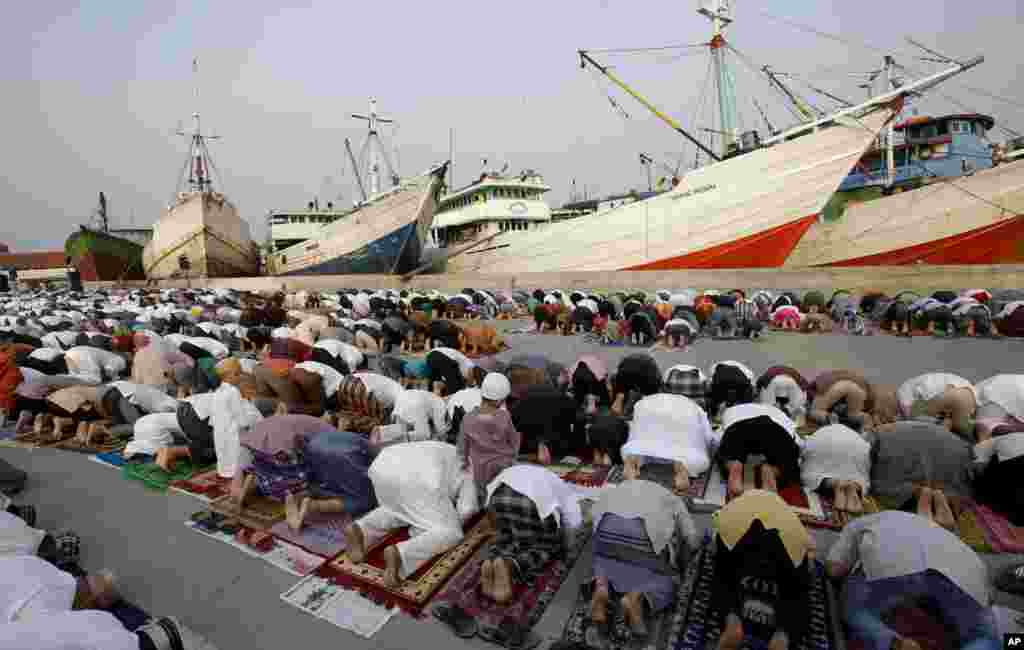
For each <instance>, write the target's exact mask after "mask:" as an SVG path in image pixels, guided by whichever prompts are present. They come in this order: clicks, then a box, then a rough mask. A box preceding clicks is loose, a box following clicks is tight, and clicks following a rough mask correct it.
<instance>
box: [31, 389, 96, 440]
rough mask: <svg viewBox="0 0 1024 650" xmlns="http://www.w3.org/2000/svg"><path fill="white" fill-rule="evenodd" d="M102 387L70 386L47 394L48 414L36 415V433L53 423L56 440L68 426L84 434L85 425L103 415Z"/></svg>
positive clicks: (43, 430)
mask: <svg viewBox="0 0 1024 650" xmlns="http://www.w3.org/2000/svg"><path fill="white" fill-rule="evenodd" d="M100 389H101V387H100V386H94V385H81V386H68V387H66V388H60V389H57V390H55V391H53V392H52V393H50V394H49V395H47V396H46V406H47V414H40V415H37V416H36V433H43V432H45V431H46V430H47V429H49V427H50V425H51V423H52V426H53V439H55V440H59V439H60V438H61V435H62V433H63V432H64V431H65V430H67V429H68V428H71V429H72V430H77V431H78V432H79V434H83V427H88V426H89V424H91V423H92V422H94V421H96V420H99V419H100V418H101V417H102V415H101V414H100V411H99V401H100V397H99V391H100ZM51 418H52V420H51Z"/></svg>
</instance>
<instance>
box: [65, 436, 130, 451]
mask: <svg viewBox="0 0 1024 650" xmlns="http://www.w3.org/2000/svg"><path fill="white" fill-rule="evenodd" d="M131 439H132V433H131V432H128V433H127V434H126V435H123V436H112V437H108V438H106V439H105V440H106V441H105V442H102V443H93V444H91V445H83V444H82V443H80V442H78V440H76V439H74V438H71V439H69V440H64V441H61V442H58V443H57V445H56V447H57V449H63V450H64V451H76V452H78V453H81V454H104V453H109V452H112V451H121V450H122V449H124V448H125V447H126V446H127V445H128V443H129V441H131Z"/></svg>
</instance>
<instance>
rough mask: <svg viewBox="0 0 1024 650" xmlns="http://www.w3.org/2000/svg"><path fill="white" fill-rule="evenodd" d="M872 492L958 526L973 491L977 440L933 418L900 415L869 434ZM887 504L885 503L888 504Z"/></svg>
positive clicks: (907, 508) (940, 522)
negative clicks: (963, 503) (963, 505)
mask: <svg viewBox="0 0 1024 650" xmlns="http://www.w3.org/2000/svg"><path fill="white" fill-rule="evenodd" d="M864 439H865V440H867V441H868V443H870V444H871V489H872V493H873V494H875V495H876V496H878V497H879V498H883V499H885V500H886V501H889V502H890V503H891V504H892V505H893V506H895V507H899V508H900V509H902V510H906V511H908V512H909V511H915V512H917V513H918V514H919V515H922V516H924V517H928V518H930V519H934V520H935V522H936V523H938V524H939V525H940V526H942V527H943V528H949V529H953V528H954V527H955V526H956V522H957V518H958V517H959V512H960V510H961V503H960V500H961V499H963V498H966V497H970V495H971V473H972V455H971V453H972V445H971V443H969V442H967V441H966V440H964V439H963V438H961V437H959V436H957V435H956V434H954V433H952V432H951V431H949V429H947V428H945V427H943V426H942V425H940V424H936V423H935V422H934V421H926V420H923V419H914V420H901V421H899V422H894V423H892V424H887V425H885V426H881V427H876V428H875V430H874V431H867V432H865V433H864ZM883 505H885V504H883Z"/></svg>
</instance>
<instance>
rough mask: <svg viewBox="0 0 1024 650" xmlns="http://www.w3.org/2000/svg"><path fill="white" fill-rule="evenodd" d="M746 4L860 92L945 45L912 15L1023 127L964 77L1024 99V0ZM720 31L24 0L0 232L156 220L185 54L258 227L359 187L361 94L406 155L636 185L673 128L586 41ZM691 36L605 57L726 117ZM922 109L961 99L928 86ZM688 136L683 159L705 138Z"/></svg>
mask: <svg viewBox="0 0 1024 650" xmlns="http://www.w3.org/2000/svg"><path fill="white" fill-rule="evenodd" d="M734 4H735V5H736V11H737V22H736V24H735V25H734V26H733V27H731V28H730V30H729V31H728V32H727V37H728V38H729V40H730V41H731V42H732V43H733V44H734V45H735V47H736V48H737V49H738V50H740V51H741V52H742V53H744V54H745V55H746V56H748V57H749V58H750V59H752V60H753V61H754V62H756V63H757V65H764V64H771V65H773V66H774V67H775V68H776V69H778V70H783V71H788V72H793V73H801V74H806V75H813V81H814V82H815V83H816V84H818V85H819V86H820V87H822V88H825V89H828V90H832V91H835V92H841V93H843V94H844V95H845V96H846V97H849V98H853V99H860V98H861V97H862V96H863V92H864V91H862V90H858V89H857V88H856V86H857V84H858V83H859V82H860V80H859V79H858V78H855V77H851V76H848V75H845V73H846V72H851V71H866V70H872V69H874V68H877V67H878V64H879V63H880V61H881V57H882V54H883V52H882V50H881V49H880V50H878V51H873V50H870V49H865V48H866V47H867V46H868V45H870V46H871V47H877V48H883V49H884V48H891V49H892V50H893V51H894V52H895V53H896V54H897V59H898V60H899V61H900V62H903V63H905V64H907V65H908V66H911V67H916V68H918V69H920V70H934V69H935V66H934V65H931V64H928V63H924V62H921V61H917V60H914V59H913V58H912V57H913V56H914V55H917V54H921V53H920V52H918V51H916V50H913V49H912V48H911V47H910V46H909V45H908V44H907V43H906V42H905V41H904V37H906V36H908V35H909V36H912V37H914V38H916V39H918V40H919V41H921V42H923V43H925V44H927V45H929V46H930V47H933V48H935V49H938V50H940V51H942V52H944V53H946V54H949V55H951V56H954V57H964V58H966V57H969V56H972V55H974V54H985V55H986V56H987V57H988V60H987V62H986V63H985V64H984V65H983V66H981V67H980V68H978V69H976V70H974V71H971V72H969V73H967V74H965V75H963V76H961V77H959V78H957V79H956V80H954V82H950V83H949V84H946V85H945V86H943V87H942V88H940V90H942V91H943V92H945V93H947V94H949V95H951V96H953V97H954V98H956V99H958V100H959V101H960V102H962V103H964V104H965V105H966V106H968V107H970V108H972V109H976V110H980V111H983V112H989V113H992V114H994V115H995V116H996V118H997V119H998V120H1000V121H1001V122H1002V123H1003V124H1006V125H1008V126H1010V127H1013V128H1016V129H1017V130H1018V131H1024V110H1022V109H1020V108H1018V107H1016V106H1013V105H1010V104H1005V103H1000V102H997V101H994V100H992V99H990V98H989V97H986V96H983V95H978V94H976V93H973V92H970V91H968V90H965V89H964V85H967V86H971V87H974V88H980V89H984V90H985V91H988V92H990V93H995V94H997V95H1000V96H1002V97H1006V98H1009V99H1011V100H1014V101H1016V102H1020V103H1021V104H1024V93H1022V92H1021V90H1020V68H1021V65H1020V64H1021V55H1020V37H1021V24H1022V18H1024V10H1022V8H1021V6H1022V3H1021V2H1020V0H985V2H980V3H967V2H963V0H956V1H953V0H935V1H932V2H928V3H922V2H902V3H895V2H891V0H857V1H856V2H849V1H847V2H830V1H826V0H736V1H735V2H734ZM773 18H786V19H788V20H791V21H795V22H799V23H802V24H805V25H813V26H814V27H816V28H817V29H819V30H821V31H823V32H828V33H830V34H839V35H841V36H842V37H843V38H844V39H846V40H848V41H850V42H852V43H854V44H857V47H850V46H848V45H844V44H841V43H839V42H837V41H835V40H830V39H826V38H821V37H818V36H814V35H812V34H810V33H808V32H807V31H806V30H800V29H796V28H794V27H792V26H789V25H787V24H784V23H782V22H779V21H778V20H774V19H773ZM708 36H709V25H708V22H707V20H706V19H704V18H703V17H701V16H699V15H698V14H697V13H696V2H695V1H693V0H683V1H679V0H629V1H626V0H548V1H547V2H541V1H538V0H520V1H519V2H513V3H493V2H468V1H466V0H440V1H439V2H433V3H426V2H412V1H409V0H394V1H393V2H390V3H378V2H367V3H356V2H351V1H347V2H337V1H334V2H309V3H281V2H264V1H262V0H250V1H248V2H171V1H165V2H145V3H143V2H138V3H136V2H126V1H123V0H122V1H115V0H107V1H105V2H88V3H77V2H68V1H64V0H48V1H46V2H39V3H27V2H26V3H17V4H16V6H15V5H12V6H11V7H9V8H8V9H7V11H6V13H5V16H4V20H3V21H2V23H0V83H2V87H3V89H4V92H3V95H2V100H0V101H2V102H3V109H4V110H3V127H2V128H3V136H4V137H3V140H2V141H3V146H4V155H3V156H2V158H0V172H2V173H0V179H2V183H0V204H2V206H3V216H2V217H0V242H5V243H7V244H9V245H10V246H11V247H12V248H13V249H14V250H31V249H39V248H51V247H60V246H62V245H63V242H64V239H65V238H66V236H67V235H68V234H69V232H70V231H71V230H72V228H74V227H75V224H78V223H82V222H84V221H85V219H86V218H87V216H88V215H89V213H90V211H91V209H92V208H93V207H94V205H95V203H96V197H97V193H98V192H99V191H100V190H103V191H105V192H106V194H107V197H108V199H109V201H110V206H111V212H112V216H113V217H114V222H115V225H128V223H129V222H131V220H132V217H134V223H135V224H137V225H148V224H150V223H152V222H153V220H155V219H156V217H157V216H158V214H159V213H160V210H161V208H162V206H164V205H166V203H167V202H168V201H169V199H170V198H171V196H172V194H173V192H174V189H175V186H176V182H177V176H178V173H179V171H180V169H181V167H182V164H183V162H184V156H185V152H186V143H185V142H184V141H182V140H181V138H179V137H177V136H175V135H173V131H174V130H175V128H176V127H177V126H178V125H179V124H181V125H184V126H188V125H189V124H190V118H189V116H190V114H191V112H192V111H193V110H195V108H196V106H195V104H196V102H195V101H194V100H193V95H192V87H193V75H192V67H191V62H192V59H193V57H198V58H199V60H200V75H199V79H200V84H201V88H202V90H201V97H200V101H199V109H200V110H201V111H202V114H203V121H204V124H205V125H206V126H207V127H208V128H209V129H210V130H212V131H213V132H215V133H216V134H218V135H221V136H223V139H222V140H220V141H218V142H216V143H212V144H211V150H212V154H213V157H214V162H215V163H216V165H217V167H218V168H219V170H220V172H221V176H222V178H223V180H224V187H223V189H224V190H225V191H226V192H227V193H228V194H229V196H230V198H231V199H232V200H233V201H234V202H235V204H236V205H237V206H238V208H239V210H240V211H241V213H242V214H243V216H245V217H246V218H247V219H248V220H249V221H250V223H252V224H253V227H254V232H255V233H256V234H257V235H259V237H260V238H262V237H263V236H264V234H265V230H264V227H263V223H264V221H265V215H266V213H267V211H268V210H269V209H271V208H287V207H294V206H300V205H304V204H305V202H306V201H308V200H310V199H311V198H312V196H313V195H315V194H320V195H321V197H324V195H325V194H327V195H328V196H327V197H326V198H334V197H336V196H337V195H339V194H341V195H343V196H344V197H345V201H346V202H348V201H351V199H352V197H353V196H354V194H355V191H356V190H355V189H354V186H352V184H351V183H352V178H353V177H352V173H351V170H350V169H348V165H347V163H346V162H345V155H344V148H343V142H344V138H346V137H350V138H352V139H353V142H354V144H355V146H356V147H358V146H360V145H361V143H362V140H363V137H364V127H363V126H362V125H361V123H359V122H356V121H355V120H352V119H351V118H349V114H350V113H352V112H353V111H356V112H362V111H365V109H366V106H367V100H368V98H369V97H370V96H375V97H377V98H378V100H379V102H380V108H381V110H382V111H383V112H384V113H386V114H388V115H390V116H392V117H394V118H396V120H397V128H396V129H393V130H389V131H386V132H385V134H386V137H387V138H388V140H389V143H390V144H391V145H393V146H395V147H397V148H398V151H399V156H398V166H399V171H400V172H401V173H402V174H411V173H417V172H419V171H422V170H423V169H425V168H426V167H427V166H429V164H430V163H432V162H435V161H440V160H442V159H444V158H446V157H447V155H448V130H449V128H450V127H454V128H455V132H456V135H455V139H456V154H455V176H456V178H455V181H456V184H458V185H463V184H465V183H467V182H469V181H470V180H471V177H473V176H475V175H477V174H478V173H479V171H480V169H481V159H482V158H485V157H486V158H489V159H490V160H491V161H492V162H494V161H501V162H504V161H507V162H509V163H510V165H511V168H512V169H513V170H519V169H522V168H525V167H529V168H534V169H537V170H538V171H540V172H541V173H542V174H543V175H544V176H545V178H546V179H547V181H548V182H549V184H550V185H551V186H552V187H553V191H552V192H551V193H550V194H549V201H550V203H551V204H552V205H558V204H560V203H562V202H564V201H565V200H567V199H568V198H569V190H570V183H571V181H572V179H573V178H575V179H577V182H578V186H579V188H580V189H582V187H583V185H584V184H586V185H587V186H589V187H590V188H591V189H592V192H599V193H602V194H603V193H610V192H616V191H620V190H624V189H628V188H631V187H644V186H646V180H645V172H644V170H643V168H642V167H641V166H640V164H639V163H638V160H637V158H638V153H639V152H641V151H645V152H648V153H649V154H651V155H653V156H654V157H655V158H657V159H660V160H664V161H666V162H670V164H672V165H674V164H675V162H674V160H673V157H678V154H679V152H680V151H681V150H682V148H683V142H682V138H681V137H680V136H678V135H677V134H675V133H674V132H672V131H671V130H669V129H668V127H666V126H665V125H664V124H663V123H662V122H660V121H658V120H657V119H656V118H654V117H652V116H651V115H650V114H649V113H647V112H646V111H645V109H643V108H642V107H641V106H639V105H638V104H636V103H635V102H634V101H633V100H631V99H629V98H628V97H624V96H623V95H622V93H621V92H616V93H614V96H615V97H616V99H617V101H619V103H620V105H621V106H622V107H623V109H625V111H626V112H627V113H628V114H629V118H628V119H626V118H624V117H623V116H621V115H620V114H619V113H617V112H616V110H615V109H614V108H613V107H612V106H611V104H610V103H609V101H608V99H607V94H606V93H607V91H606V88H607V85H604V86H601V85H599V84H597V83H596V82H595V79H594V77H593V75H592V73H591V72H590V71H586V70H581V69H580V67H579V60H578V57H577V55H576V50H577V49H580V48H585V49H586V48H594V49H598V48H622V47H648V46H661V45H669V44H677V43H698V42H701V41H706V40H707V39H708ZM689 54H690V55H688V56H682V57H676V56H675V55H674V54H673V53H671V52H669V53H667V54H666V53H663V54H661V55H658V56H649V55H644V56H641V57H621V56H617V57H611V56H602V57H601V58H600V60H602V61H603V62H605V63H615V64H616V65H617V67H616V70H617V71H618V73H619V74H620V75H621V76H623V77H625V78H626V79H627V80H629V81H630V82H632V83H633V84H634V85H635V87H636V88H637V89H638V90H640V91H641V92H642V93H644V94H645V95H646V96H647V97H649V98H650V99H651V100H652V101H653V102H654V103H656V104H657V105H659V106H661V107H663V108H664V109H665V110H666V111H668V112H670V113H671V114H672V115H673V116H675V117H676V118H678V119H680V120H681V121H682V122H683V123H684V124H685V125H688V126H690V127H693V128H699V127H701V126H712V127H713V126H714V123H713V122H709V120H710V119H711V118H710V116H709V115H708V113H707V111H706V110H705V111H697V112H696V113H697V114H698V118H697V120H696V122H697V124H696V125H694V124H693V123H692V122H691V120H692V119H693V115H694V107H695V105H697V104H698V102H697V99H696V98H698V97H699V96H701V90H702V87H703V82H704V79H705V73H706V71H707V61H708V59H707V55H706V54H705V53H694V52H691V53H689ZM673 57H675V58H677V59H678V60H669V59H671V58H673ZM733 61H734V63H735V64H736V77H737V85H738V86H740V89H739V90H740V91H739V96H740V100H739V104H740V110H741V112H742V113H744V116H745V117H744V119H745V121H746V122H747V123H748V124H749V123H751V121H752V120H753V117H752V116H753V115H755V114H754V113H753V110H754V109H753V104H752V101H751V99H750V98H751V96H752V95H755V94H756V95H757V96H758V97H759V99H760V100H761V103H762V104H763V105H764V106H765V107H766V109H767V110H768V112H769V113H770V115H769V117H770V118H771V119H773V120H774V121H775V122H776V126H778V125H780V124H788V123H790V122H791V121H792V119H789V120H786V119H785V116H786V113H785V111H783V110H782V109H781V104H780V103H779V102H778V101H777V99H773V97H772V95H771V94H770V93H769V92H768V91H767V89H766V86H765V84H764V83H763V82H761V81H756V82H755V81H754V77H753V74H752V73H751V72H750V71H749V70H747V68H745V67H744V66H743V65H741V64H739V62H738V61H736V60H735V59H733ZM808 78H811V77H808ZM920 110H921V111H922V112H923V113H929V112H930V113H935V112H940V111H946V110H958V109H957V108H956V107H955V106H954V105H952V104H950V103H949V102H947V101H945V100H943V99H942V98H940V97H937V96H935V95H931V96H930V97H929V98H928V100H927V101H926V102H923V103H921V105H920ZM762 130H763V128H762ZM1003 137H1004V134H1002V133H1000V134H998V138H999V139H1002V138H1003ZM686 152H687V153H686V154H685V155H686V160H687V163H688V164H689V163H692V160H693V156H694V154H693V149H692V148H687V149H686ZM501 162H499V163H498V164H499V165H500V164H501ZM327 177H330V179H331V183H330V184H329V185H328V186H326V187H325V178H327ZM324 200H325V199H324V198H321V201H322V202H323V201H324Z"/></svg>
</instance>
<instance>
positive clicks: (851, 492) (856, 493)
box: [846, 483, 864, 513]
mask: <svg viewBox="0 0 1024 650" xmlns="http://www.w3.org/2000/svg"><path fill="white" fill-rule="evenodd" d="M846 494H847V496H846V501H847V503H848V504H849V506H850V507H849V508H847V510H849V511H850V512H855V513H861V512H864V501H863V500H862V499H861V498H860V486H859V485H858V484H857V483H847V485H846Z"/></svg>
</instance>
